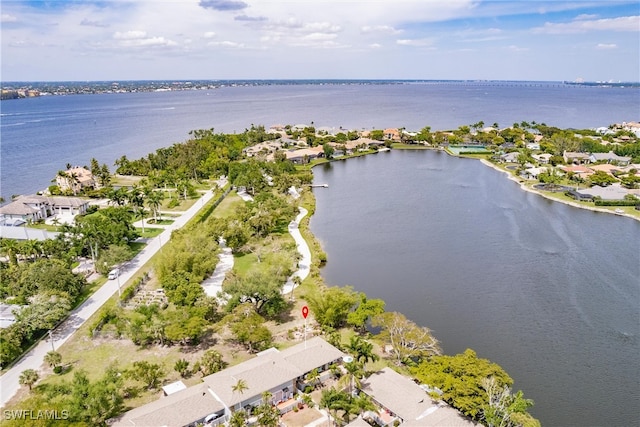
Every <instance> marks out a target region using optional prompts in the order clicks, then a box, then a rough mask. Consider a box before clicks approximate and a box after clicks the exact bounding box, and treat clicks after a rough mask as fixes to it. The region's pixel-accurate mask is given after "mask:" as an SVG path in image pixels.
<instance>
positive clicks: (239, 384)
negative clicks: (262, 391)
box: [231, 378, 249, 395]
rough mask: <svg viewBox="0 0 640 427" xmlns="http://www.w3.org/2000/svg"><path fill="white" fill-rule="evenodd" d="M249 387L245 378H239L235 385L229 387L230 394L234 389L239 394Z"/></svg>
mask: <svg viewBox="0 0 640 427" xmlns="http://www.w3.org/2000/svg"><path fill="white" fill-rule="evenodd" d="M248 388H249V386H248V385H247V382H246V381H245V380H243V379H242V378H240V379H239V380H238V382H237V383H236V385H234V386H232V387H231V392H232V394H233V393H235V392H236V391H237V392H238V393H240V394H241V395H242V394H243V393H244V392H245V391H246V390H247V389H248Z"/></svg>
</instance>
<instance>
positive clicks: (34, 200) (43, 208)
mask: <svg viewBox="0 0 640 427" xmlns="http://www.w3.org/2000/svg"><path fill="white" fill-rule="evenodd" d="M48 205H49V204H48V201H47V198H46V197H43V196H37V195H32V196H18V197H16V198H15V200H13V201H12V202H11V203H8V204H6V205H4V206H2V207H0V218H2V219H3V220H5V221H8V220H15V219H19V220H22V221H23V222H36V221H40V220H44V219H45V218H47V217H48V216H49V209H48Z"/></svg>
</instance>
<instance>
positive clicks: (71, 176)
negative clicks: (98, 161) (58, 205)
mask: <svg viewBox="0 0 640 427" xmlns="http://www.w3.org/2000/svg"><path fill="white" fill-rule="evenodd" d="M56 184H57V185H58V188H60V190H62V191H71V192H73V194H76V193H78V192H80V191H82V190H83V189H85V188H95V186H96V181H95V180H94V179H93V174H92V173H91V171H90V170H88V169H85V168H83V167H81V166H74V167H72V168H71V169H68V170H66V171H63V173H62V174H59V175H58V176H56Z"/></svg>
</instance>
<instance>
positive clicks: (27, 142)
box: [0, 82, 640, 426]
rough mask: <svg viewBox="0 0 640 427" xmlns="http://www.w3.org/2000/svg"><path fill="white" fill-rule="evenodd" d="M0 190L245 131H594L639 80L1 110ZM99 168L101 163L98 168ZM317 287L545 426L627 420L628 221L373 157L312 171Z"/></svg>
mask: <svg viewBox="0 0 640 427" xmlns="http://www.w3.org/2000/svg"><path fill="white" fill-rule="evenodd" d="M0 108H1V115H0V136H1V144H0V185H1V187H0V193H1V194H2V196H3V197H4V198H5V199H10V197H11V195H13V194H28V193H33V192H35V191H37V190H41V189H43V188H45V187H47V186H48V185H50V181H51V179H52V178H54V177H55V175H56V172H57V171H58V170H60V169H63V168H64V167H65V165H66V163H71V164H78V165H86V164H89V161H90V159H91V158H92V157H95V158H97V159H98V160H99V161H100V163H107V164H108V165H109V166H112V165H113V161H114V160H115V159H117V158H119V157H120V156H122V155H126V156H128V157H129V158H138V157H141V156H145V155H147V154H148V153H149V152H152V151H154V150H156V149H157V148H160V147H165V146H168V145H171V144H173V143H176V142H182V141H184V140H186V139H187V138H188V132H189V131H190V130H193V129H208V128H215V129H216V131H220V132H234V131H238V132H241V131H243V130H244V129H245V128H248V127H250V126H251V124H252V123H253V124H263V125H265V126H267V127H268V126H270V125H272V124H276V123H281V124H292V125H294V124H300V123H303V124H311V123H312V122H313V124H314V125H315V126H329V127H336V128H338V127H340V126H342V127H344V128H348V129H371V128H373V127H375V128H386V127H400V126H402V127H406V128H407V129H409V130H418V129H420V128H422V127H423V126H431V127H432V129H433V130H437V129H452V128H457V127H458V126H460V125H469V124H472V123H476V122H478V121H480V120H482V121H484V122H485V123H486V124H487V125H490V124H493V123H494V122H497V123H498V124H499V125H501V126H505V125H508V124H511V123H513V122H521V121H523V120H525V121H533V120H535V121H537V122H539V123H543V122H544V123H546V124H548V125H554V126H558V127H563V128H564V127H575V128H592V127H599V126H608V125H609V124H611V123H615V122H622V121H637V120H639V119H640V118H639V117H638V114H639V111H640V90H638V89H628V88H624V89H623V88H598V87H574V86H564V85H558V84H546V83H495V82H484V83H483V82H480V83H460V82H459V83H442V82H439V83H423V84H415V83H413V84H389V85H291V86H278V85H275V86H250V87H226V88H223V89H218V90H211V91H184V92H157V93H129V94H104V95H76V96H55V97H41V98H33V99H23V100H13V101H3V102H2V103H0ZM112 170H113V168H112ZM314 173H315V175H316V178H315V179H316V180H317V181H318V182H328V183H329V185H330V187H329V189H328V190H320V191H318V192H317V197H318V210H317V213H316V215H315V216H314V217H313V219H312V228H313V230H314V232H315V233H316V234H317V235H318V237H319V238H320V239H321V240H322V241H323V244H324V246H325V249H326V251H327V253H328V256H329V264H328V266H327V267H326V268H325V269H324V271H323V274H324V275H325V277H326V278H327V280H328V281H329V282H330V283H333V284H340V285H342V284H351V285H354V286H355V287H356V289H358V290H362V291H365V292H367V293H368V294H369V295H371V296H372V297H379V298H383V299H384V300H385V301H387V303H388V309H391V310H399V311H402V312H404V313H406V314H407V315H408V316H409V317H410V318H412V319H413V320H415V321H416V322H418V323H420V324H424V325H426V326H429V327H430V328H432V329H433V330H434V332H435V334H436V336H437V337H438V338H439V339H440V340H441V342H442V345H443V348H444V349H445V350H446V351H447V352H448V353H453V352H459V351H463V350H464V349H465V348H467V347H471V348H474V349H475V350H477V351H478V353H479V355H480V356H482V357H487V358H490V359H492V360H494V361H496V362H498V363H500V364H501V365H502V366H503V367H504V368H505V369H506V370H507V372H509V374H510V375H512V376H513V378H514V379H515V380H516V387H517V388H521V389H523V390H524V391H525V394H526V395H527V396H528V397H530V398H532V399H535V400H536V408H535V409H534V414H535V415H536V416H538V417H540V419H541V420H542V421H543V422H544V424H545V425H552V426H557V425H621V426H622V425H627V426H628V425H638V422H637V421H638V408H639V407H640V405H639V404H640V402H639V399H640V398H639V395H640V393H639V391H638V383H639V382H640V377H639V372H638V366H639V360H638V354H639V353H638V350H639V348H638V340H639V338H638V325H639V324H640V319H639V316H638V307H639V306H640V298H639V291H638V282H639V281H640V271H639V270H640V258H639V257H640V255H639V254H640V248H639V245H640V243H639V242H640V229H639V225H638V222H637V221H633V220H629V219H626V218H621V217H616V216H611V215H603V214H596V213H592V212H587V211H582V210H579V209H575V208H571V207H568V206H565V205H561V204H558V203H553V202H550V201H547V200H545V199H543V198H540V197H537V196H535V195H532V194H529V193H525V192H523V191H520V190H519V189H518V188H517V186H516V185H515V184H514V183H513V182H511V181H509V180H507V179H506V177H504V176H502V175H501V174H499V173H498V172H496V171H493V170H492V169H490V168H487V167H485V166H483V165H482V164H480V163H479V162H476V161H466V160H462V159H453V158H449V157H447V156H446V155H444V154H442V153H440V154H438V153H432V152H392V153H379V154H377V155H375V156H367V157H365V158H361V159H352V160H349V161H348V162H338V163H334V164H331V165H330V166H326V167H322V168H316V170H315V171H314Z"/></svg>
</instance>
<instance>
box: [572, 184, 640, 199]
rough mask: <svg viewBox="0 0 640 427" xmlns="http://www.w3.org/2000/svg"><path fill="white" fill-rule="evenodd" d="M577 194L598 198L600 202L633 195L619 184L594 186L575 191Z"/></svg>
mask: <svg viewBox="0 0 640 427" xmlns="http://www.w3.org/2000/svg"><path fill="white" fill-rule="evenodd" d="M577 192H578V193H581V194H583V195H585V196H586V195H589V196H591V198H594V197H599V198H601V199H602V200H623V199H624V197H625V196H626V195H627V194H635V192H634V191H633V190H629V189H626V188H624V187H622V186H621V185H620V183H619V182H616V183H613V184H611V185H608V186H606V187H600V186H599V185H594V186H593V187H591V188H586V189H584V190H577Z"/></svg>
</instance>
